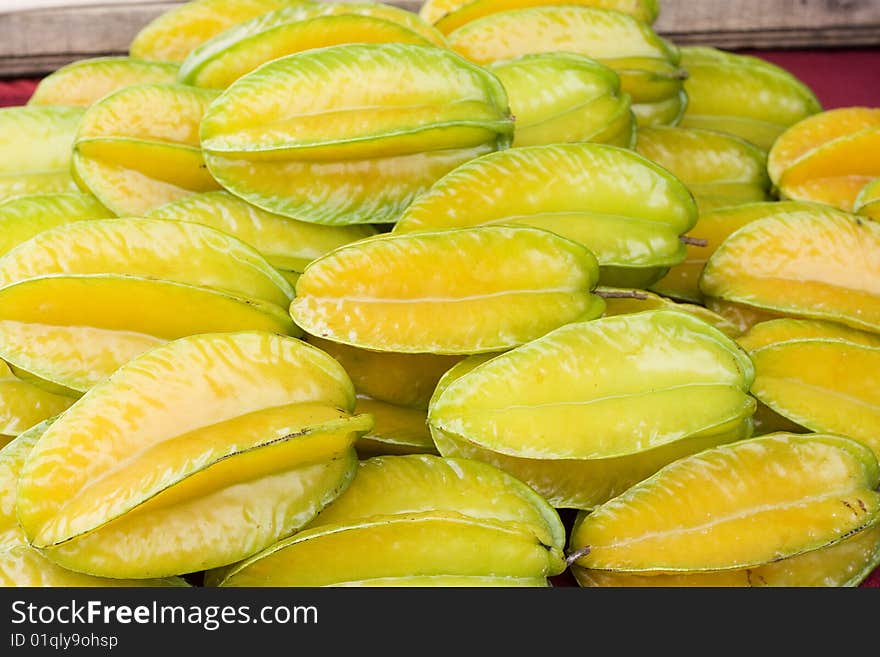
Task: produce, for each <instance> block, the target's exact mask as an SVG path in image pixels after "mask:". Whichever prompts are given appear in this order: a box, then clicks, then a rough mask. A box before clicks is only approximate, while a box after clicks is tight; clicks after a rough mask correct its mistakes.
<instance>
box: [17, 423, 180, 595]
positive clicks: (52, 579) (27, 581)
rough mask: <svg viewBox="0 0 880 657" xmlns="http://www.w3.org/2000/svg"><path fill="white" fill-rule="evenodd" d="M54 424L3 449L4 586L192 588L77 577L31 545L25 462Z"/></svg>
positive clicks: (169, 581)
mask: <svg viewBox="0 0 880 657" xmlns="http://www.w3.org/2000/svg"><path fill="white" fill-rule="evenodd" d="M52 421H53V419H47V420H45V421H43V422H41V423H39V424H37V425H35V426H34V427H33V428H31V429H29V430H28V431H25V432H23V433H21V434H19V435H18V436H17V437H16V438H15V439H14V440H13V441H12V442H10V443H9V444H8V445H6V446H5V447H3V448H2V449H0V586H3V587H7V586H27V587H37V586H56V587H61V586H67V587H116V586H123V587H148V586H149V587H154V586H155V587H158V586H189V585H188V584H187V583H186V581H185V580H184V579H182V578H180V577H168V578H163V579H147V580H132V579H117V578H105V577H94V576H92V575H85V574H82V573H77V572H74V571H71V570H67V569H65V568H62V567H60V566H58V565H57V564H55V563H53V562H52V561H50V560H49V559H47V558H46V557H44V556H43V555H41V554H40V552H39V551H38V550H36V549H34V548H33V547H31V546H30V545H28V543H27V540H26V539H25V536H24V533H23V532H22V531H21V527H20V526H19V524H18V518H17V517H16V515H15V498H16V488H17V486H18V480H19V474H20V472H21V468H22V466H23V465H24V462H25V460H26V459H27V457H28V455H29V454H30V452H31V450H32V449H33V446H34V444H35V443H36V441H37V440H38V439H39V438H40V436H42V435H43V433H44V432H45V430H46V428H47V427H48V426H49V425H50V424H51V423H52Z"/></svg>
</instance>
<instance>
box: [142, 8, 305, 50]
mask: <svg viewBox="0 0 880 657" xmlns="http://www.w3.org/2000/svg"><path fill="white" fill-rule="evenodd" d="M301 4H311V3H310V2H309V1H308V0H190V1H189V2H184V3H183V4H182V5H180V6H178V7H174V8H173V9H170V10H168V11H165V12H163V13H161V14H159V16H157V17H156V18H154V19H153V20H152V21H150V22H149V23H147V24H146V25H145V26H144V27H142V28H141V29H140V31H138V33H137V34H136V35H135V36H134V38H133V39H132V41H131V43H130V44H129V55H130V56H132V57H139V58H143V59H152V60H159V61H171V62H182V61H183V60H184V59H186V57H187V55H189V53H190V52H192V51H193V50H194V49H195V48H197V47H198V46H199V45H201V44H202V43H204V42H205V41H207V40H208V39H210V38H211V37H213V36H216V35H217V34H219V33H220V32H223V31H224V30H227V29H229V28H230V27H232V26H233V25H236V24H237V23H243V22H244V21H247V20H250V19H251V18H254V17H256V16H260V15H261V14H265V13H267V12H270V11H273V10H275V9H281V8H282V7H290V6H297V5H301Z"/></svg>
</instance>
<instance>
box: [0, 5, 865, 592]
mask: <svg viewBox="0 0 880 657" xmlns="http://www.w3.org/2000/svg"><path fill="white" fill-rule="evenodd" d="M659 11H660V7H659V6H658V4H657V2H656V0H569V1H568V2H567V3H566V4H548V3H546V2H542V1H541V0H428V2H427V3H426V4H425V5H424V6H422V7H421V10H420V11H419V12H418V13H415V12H410V11H406V10H404V9H401V8H398V7H395V6H391V5H388V4H380V3H377V2H359V3H348V2H341V3H320V2H309V1H302V0H247V1H246V2H242V1H238V0H236V1H233V0H194V1H193V2H189V3H186V4H183V5H181V6H179V7H177V8H175V9H173V10H171V11H168V12H167V13H165V14H164V15H161V16H159V17H158V18H156V19H155V20H154V21H152V22H151V23H149V24H148V25H145V26H144V27H143V29H142V30H141V31H140V32H139V33H138V34H137V36H136V37H135V38H134V40H133V41H132V43H131V48H130V53H129V55H128V56H124V57H105V58H96V59H84V60H81V61H77V62H74V63H72V64H69V65H67V66H64V67H62V68H60V69H59V70H57V71H55V72H53V73H52V74H50V75H48V76H47V77H45V78H44V79H43V80H42V81H41V82H40V84H39V86H38V87H37V89H36V91H35V93H34V94H33V97H32V98H31V99H30V101H29V103H28V104H27V105H25V106H21V107H11V108H6V109H3V110H0V358H2V361H0V362H2V368H3V369H2V378H0V434H2V435H3V442H4V443H8V444H6V445H5V447H3V448H2V450H0V583H2V584H3V585H5V586H16V585H18V586H22V585H23V586H95V585H97V586H113V585H120V586H192V585H199V586H434V585H436V586H548V585H550V584H551V583H553V582H554V581H556V580H554V579H553V578H555V577H556V576H559V575H562V574H563V573H566V574H567V575H570V576H573V578H576V581H577V583H578V584H580V585H581V586H584V587H587V586H856V585H858V584H860V583H861V582H863V581H864V580H865V578H866V577H867V576H868V575H869V574H870V573H871V572H872V570H874V569H875V568H876V567H877V566H878V564H880V493H878V484H880V466H878V457H880V375H878V372H880V224H878V223H876V221H875V220H876V219H878V218H880V108H870V107H847V108H841V109H835V110H831V111H823V109H822V107H821V105H820V103H819V101H818V100H817V98H816V96H815V95H814V93H813V92H812V91H811V90H810V89H809V88H808V87H807V86H805V85H804V84H803V83H802V82H801V81H799V80H798V79H796V78H794V77H793V76H792V75H790V74H789V73H787V72H786V71H784V70H782V69H780V68H779V67H777V66H775V65H773V64H771V63H769V62H767V61H763V60H761V59H758V58H755V57H750V56H745V55H742V54H736V53H733V52H725V51H722V50H719V49H716V48H711V47H684V46H682V47H679V46H676V45H675V44H674V43H672V42H671V41H669V40H668V39H666V38H664V37H662V36H660V35H659V34H658V33H657V32H655V31H654V29H653V27H652V25H653V24H654V21H655V19H656V18H657V15H658V13H659Z"/></svg>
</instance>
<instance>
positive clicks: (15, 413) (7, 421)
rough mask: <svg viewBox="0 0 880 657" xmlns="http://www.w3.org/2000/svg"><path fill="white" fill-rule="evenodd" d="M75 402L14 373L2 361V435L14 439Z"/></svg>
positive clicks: (0, 416)
mask: <svg viewBox="0 0 880 657" xmlns="http://www.w3.org/2000/svg"><path fill="white" fill-rule="evenodd" d="M73 401H74V400H73V399H72V398H71V397H67V396H64V395H57V394H54V393H52V392H49V391H48V390H44V389H42V388H40V387H38V386H35V385H34V384H33V383H30V382H29V381H25V380H23V379H21V378H19V377H17V376H15V375H14V374H13V373H12V371H11V370H10V369H9V366H8V365H6V363H5V362H3V361H0V435H2V436H10V439H11V438H14V437H15V436H17V435H19V434H20V433H23V432H24V431H27V430H28V429H30V428H31V427H33V426H35V425H37V424H39V423H40V422H42V421H44V420H46V419H48V418H50V417H54V416H56V415H58V414H59V413H62V412H63V411H65V410H67V408H69V407H70V405H71V404H72V403H73Z"/></svg>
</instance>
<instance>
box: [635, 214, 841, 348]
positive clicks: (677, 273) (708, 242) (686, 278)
mask: <svg viewBox="0 0 880 657" xmlns="http://www.w3.org/2000/svg"><path fill="white" fill-rule="evenodd" d="M826 211H827V208H826V207H825V206H823V205H819V204H817V203H806V202H802V201H769V202H759V203H745V204H743V205H736V206H731V207H726V208H723V207H722V208H716V209H714V210H709V211H707V212H702V213H700V218H699V220H698V221H697V223H696V225H695V226H694V227H693V228H692V229H691V230H689V231H688V236H689V237H692V238H693V241H694V243H693V244H688V245H687V256H686V257H685V260H684V262H682V263H681V264H678V265H674V266H673V267H671V268H670V269H669V272H668V273H667V274H666V275H665V276H664V277H663V278H662V279H660V280H659V281H657V282H656V283H654V284H653V285H651V289H652V290H654V291H655V292H659V293H660V294H663V295H665V296H668V297H672V298H674V299H682V300H684V301H690V302H693V303H704V302H706V299H705V297H704V296H703V293H702V292H700V275H701V274H702V273H703V268H704V267H705V266H706V261H707V260H708V259H709V258H710V257H711V255H712V254H713V253H715V250H716V249H717V248H718V247H719V246H720V245H721V244H722V243H723V242H724V240H726V239H727V238H728V237H729V236H730V235H732V234H733V233H734V232H736V231H737V230H739V229H740V228H742V227H743V226H745V225H746V224H749V223H751V222H753V221H757V220H758V219H765V218H767V217H782V216H785V217H792V218H793V219H794V220H796V218H797V217H801V216H805V217H809V216H812V215H814V214H816V213H819V214H822V213H825V212H826ZM715 301H717V300H715ZM725 310H726V311H727V312H726V315H727V317H728V319H730V320H731V321H733V322H734V323H735V324H737V325H738V326H740V327H741V330H743V331H744V330H746V328H748V327H749V326H751V325H753V324H754V323H755V322H754V321H751V320H749V319H748V318H746V317H745V316H743V317H739V318H737V317H736V315H737V314H738V313H737V312H736V310H735V309H732V308H727V309H725ZM722 314H725V312H722Z"/></svg>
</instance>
